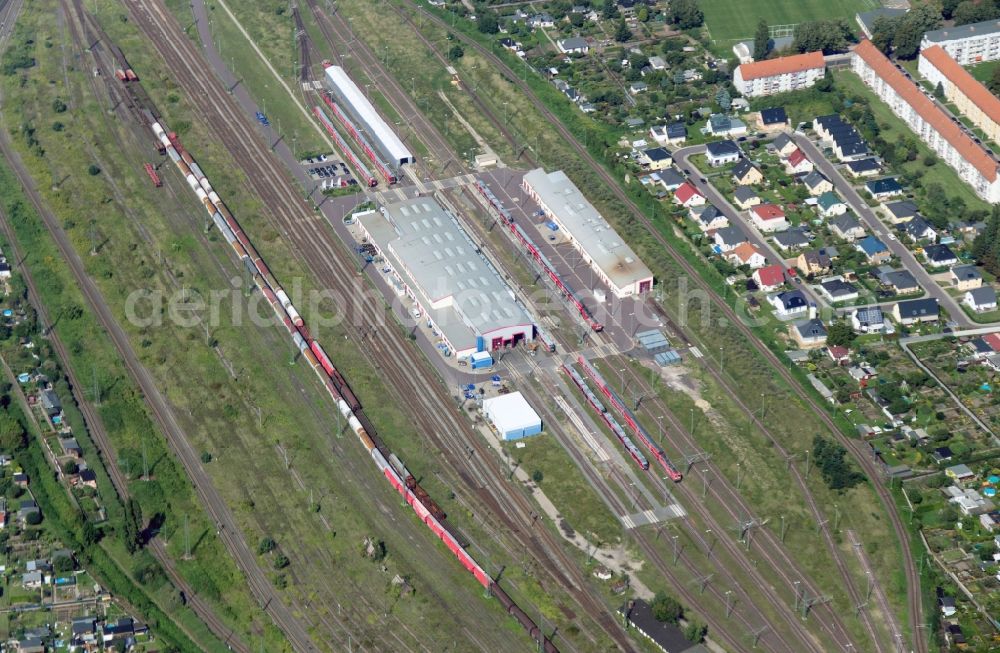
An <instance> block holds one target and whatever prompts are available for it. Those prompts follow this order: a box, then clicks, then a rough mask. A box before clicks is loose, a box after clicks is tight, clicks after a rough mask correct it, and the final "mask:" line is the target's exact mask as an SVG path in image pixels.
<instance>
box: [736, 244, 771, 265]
mask: <svg viewBox="0 0 1000 653" xmlns="http://www.w3.org/2000/svg"><path fill="white" fill-rule="evenodd" d="M729 253H730V254H731V255H733V256H735V257H737V258H738V259H740V260H741V261H743V262H744V263H746V262H748V261H749V260H750V259H751V258H752V257H753V255H754V254H761V252H760V250H759V249H757V248H756V247H754V246H753V244H751V243H740V244H739V245H737V246H736V247H734V248H733V251H731V252H729ZM761 256H763V254H761Z"/></svg>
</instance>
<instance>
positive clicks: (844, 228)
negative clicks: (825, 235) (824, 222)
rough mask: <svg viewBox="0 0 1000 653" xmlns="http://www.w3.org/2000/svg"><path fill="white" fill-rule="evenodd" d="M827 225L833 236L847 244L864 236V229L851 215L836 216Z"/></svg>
mask: <svg viewBox="0 0 1000 653" xmlns="http://www.w3.org/2000/svg"><path fill="white" fill-rule="evenodd" d="M828 224H829V227H830V231H831V232H832V233H833V235H834V236H836V237H837V238H840V239H842V240H846V241H847V242H849V243H853V242H854V241H855V240H857V239H859V238H864V236H865V230H864V227H862V226H861V222H860V221H859V220H858V218H857V217H856V216H855V215H854V214H853V213H844V214H842V215H838V216H837V217H835V218H834V219H833V220H830V222H829V223H828Z"/></svg>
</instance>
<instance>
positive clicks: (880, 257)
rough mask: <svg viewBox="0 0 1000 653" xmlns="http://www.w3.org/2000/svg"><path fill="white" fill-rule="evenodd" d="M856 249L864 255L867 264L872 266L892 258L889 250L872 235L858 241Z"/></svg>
mask: <svg viewBox="0 0 1000 653" xmlns="http://www.w3.org/2000/svg"><path fill="white" fill-rule="evenodd" d="M857 248H858V249H859V250H860V251H861V252H862V253H864V255H865V257H867V259H868V262H869V263H871V264H872V265H879V264H882V263H885V262H886V261H888V260H889V259H890V258H892V252H890V251H889V248H888V247H886V245H885V243H883V242H882V241H881V240H879V239H878V238H876V237H875V236H872V235H868V236H865V237H864V238H862V239H861V240H859V241H858V243H857Z"/></svg>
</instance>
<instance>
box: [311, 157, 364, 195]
mask: <svg viewBox="0 0 1000 653" xmlns="http://www.w3.org/2000/svg"><path fill="white" fill-rule="evenodd" d="M300 163H301V164H302V165H303V166H305V167H306V169H307V170H308V172H309V176H310V177H312V178H313V179H314V180H316V181H319V182H322V188H323V190H326V189H328V188H347V187H348V186H357V184H358V182H357V180H355V179H354V177H353V176H352V175H351V171H350V170H348V168H347V164H345V163H344V162H343V161H339V160H337V159H335V158H333V157H331V156H329V155H326V154H319V155H317V156H315V157H309V158H307V159H303V160H302V161H300Z"/></svg>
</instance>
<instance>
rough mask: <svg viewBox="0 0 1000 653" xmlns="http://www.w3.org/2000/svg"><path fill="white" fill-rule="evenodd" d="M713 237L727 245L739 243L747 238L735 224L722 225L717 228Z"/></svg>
mask: <svg viewBox="0 0 1000 653" xmlns="http://www.w3.org/2000/svg"><path fill="white" fill-rule="evenodd" d="M715 237H716V238H718V239H719V240H721V241H722V242H724V243H725V244H727V245H739V244H740V243H743V242H746V240H747V235H746V234H745V233H743V231H742V230H741V229H740V228H739V227H736V226H729V227H723V228H722V229H719V230H717V231H716V232H715Z"/></svg>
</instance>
